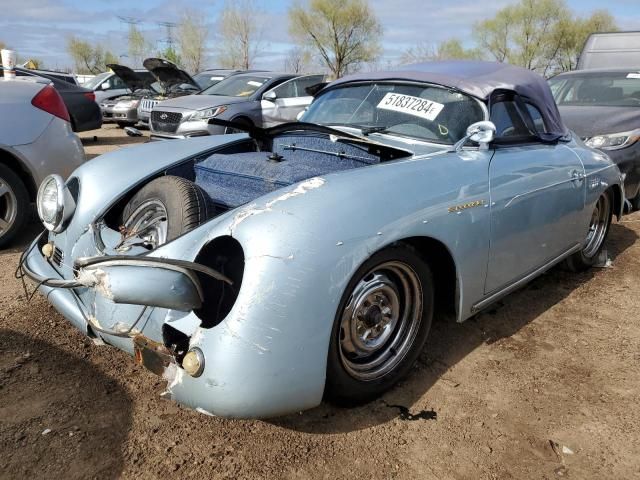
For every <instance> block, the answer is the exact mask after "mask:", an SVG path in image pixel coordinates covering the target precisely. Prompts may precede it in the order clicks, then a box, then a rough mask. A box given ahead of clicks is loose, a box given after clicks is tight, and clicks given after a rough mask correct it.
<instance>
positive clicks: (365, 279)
mask: <svg viewBox="0 0 640 480" xmlns="http://www.w3.org/2000/svg"><path fill="white" fill-rule="evenodd" d="M432 317H433V280H432V276H431V270H430V269H429V266H428V265H427V264H426V263H425V262H424V261H423V260H422V259H421V258H420V257H419V256H418V255H417V254H416V253H415V252H414V251H413V250H412V249H411V248H409V247H406V246H397V247H391V248H388V249H386V250H383V251H381V252H379V253H377V254H375V255H374V256H372V257H371V258H370V259H369V260H368V261H367V262H365V263H364V264H363V265H362V267H361V268H360V269H359V270H358V271H357V272H356V274H355V275H354V277H353V278H352V280H351V281H350V282H349V285H348V286H347V289H346V290H345V293H344V295H343V298H342V300H341V302H340V306H339V309H338V313H337V315H336V318H335V321H334V326H333V331H332V335H331V342H330V346H329V356H328V362H327V379H326V386H325V396H326V397H327V398H328V399H329V400H332V401H334V402H336V403H340V404H357V403H362V402H366V401H369V400H372V399H373V398H375V397H377V396H379V395H381V394H382V393H384V392H385V391H386V390H388V389H389V388H391V387H392V386H393V385H394V384H395V383H396V382H397V381H398V380H400V379H401V378H402V377H403V376H404V375H405V374H406V373H407V372H408V370H409V369H410V368H411V366H412V365H413V364H414V362H415V361H416V359H417V357H418V355H419V354H420V351H421V350H422V347H423V346H424V343H425V341H426V339H427V335H428V333H429V329H430V327H431V319H432Z"/></svg>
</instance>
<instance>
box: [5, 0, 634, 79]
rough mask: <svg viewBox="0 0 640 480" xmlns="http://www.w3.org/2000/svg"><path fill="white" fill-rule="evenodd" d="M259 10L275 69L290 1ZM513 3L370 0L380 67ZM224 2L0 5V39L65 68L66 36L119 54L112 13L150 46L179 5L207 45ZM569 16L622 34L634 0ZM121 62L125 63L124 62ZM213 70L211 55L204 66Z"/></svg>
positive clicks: (467, 37) (267, 58) (32, 1)
mask: <svg viewBox="0 0 640 480" xmlns="http://www.w3.org/2000/svg"><path fill="white" fill-rule="evenodd" d="M256 3H257V4H258V5H259V7H260V8H261V9H262V10H263V11H264V14H263V16H264V23H265V25H266V27H265V29H264V35H263V49H262V54H261V56H260V58H259V59H258V61H257V62H256V65H255V66H256V67H259V68H272V69H277V68H282V67H283V63H284V58H285V56H286V52H287V51H288V50H289V49H290V48H291V47H292V44H291V40H290V38H289V36H288V33H287V9H288V7H289V5H290V4H291V3H292V0H269V1H267V0H256ZM510 3H513V0H493V1H492V2H482V1H478V0H456V1H455V2H450V1H449V2H444V1H441V0H440V1H439V0H370V4H371V6H372V7H373V9H374V11H375V12H376V14H377V16H378V18H379V20H380V21H381V23H382V26H383V28H384V37H383V39H382V44H383V47H384V54H383V58H382V63H383V64H384V63H386V62H392V63H393V62H394V60H397V59H398V57H399V56H400V55H401V53H402V52H403V51H404V50H405V49H406V48H408V47H410V46H412V45H414V44H416V43H418V42H428V43H434V44H436V43H438V42H440V41H442V40H445V39H447V38H450V37H454V36H455V37H458V38H460V39H461V40H463V41H464V42H465V43H466V44H469V45H470V44H471V27H472V25H473V23H474V22H475V21H477V20H481V19H484V18H488V17H491V16H493V15H494V14H495V12H496V11H497V10H498V9H500V8H502V7H504V6H506V5H508V4H510ZM223 4H224V2H223V0H199V1H198V2H194V1H189V0H135V1H131V0H0V6H1V7H2V10H3V14H2V18H1V19H0V40H2V41H4V42H5V43H6V44H8V45H10V46H11V47H12V48H14V49H16V50H17V51H18V53H19V55H20V56H21V57H23V58H24V57H31V56H33V57H36V58H39V59H42V60H43V61H44V62H45V64H46V66H47V67H49V68H56V67H57V68H64V67H68V66H71V64H72V62H71V59H70V58H69V57H68V55H67V54H66V52H65V42H66V38H67V37H68V36H69V35H72V34H73V35H76V36H77V37H79V38H83V39H86V40H90V41H100V42H101V43H103V44H104V45H105V46H107V47H108V48H109V49H111V50H112V51H113V52H114V53H116V54H117V55H120V54H125V53H126V41H125V37H126V25H125V24H123V23H122V22H121V21H119V20H118V15H120V16H126V17H133V18H137V19H141V20H142V23H140V25H139V27H140V29H141V30H143V31H144V32H146V35H147V37H148V38H149V39H150V40H151V41H154V42H156V41H158V40H159V39H161V38H162V37H163V36H165V34H164V31H163V29H162V27H159V26H158V25H157V22H161V21H169V22H172V21H177V20H178V18H179V17H180V14H181V12H182V11H183V9H184V8H197V9H198V11H201V12H203V14H205V15H206V16H207V19H208V23H210V32H211V34H210V36H209V37H210V38H209V47H210V49H213V47H214V45H215V41H216V34H215V20H216V17H217V14H218V13H219V11H220V10H221V9H222V7H223ZM568 4H569V6H570V7H571V8H572V9H574V11H576V12H580V13H583V14H585V15H586V14H588V13H589V12H591V11H592V10H594V9H597V8H603V7H605V6H606V8H608V9H609V11H610V12H611V13H612V14H613V15H614V16H615V17H616V19H617V21H618V24H619V26H620V27H621V28H622V29H624V30H640V2H639V0H609V1H608V2H602V0H568ZM122 62H123V63H127V59H126V57H122ZM208 63H210V64H211V66H214V63H215V61H214V58H213V56H211V58H210V61H209V62H208Z"/></svg>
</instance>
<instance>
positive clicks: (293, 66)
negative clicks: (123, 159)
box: [284, 47, 311, 73]
mask: <svg viewBox="0 0 640 480" xmlns="http://www.w3.org/2000/svg"><path fill="white" fill-rule="evenodd" d="M310 63H311V53H310V52H309V51H308V50H306V49H304V48H302V47H293V48H292V49H291V50H289V52H288V54H287V57H286V58H285V60H284V69H285V70H286V71H287V72H291V73H305V72H307V70H308V68H309V65H310Z"/></svg>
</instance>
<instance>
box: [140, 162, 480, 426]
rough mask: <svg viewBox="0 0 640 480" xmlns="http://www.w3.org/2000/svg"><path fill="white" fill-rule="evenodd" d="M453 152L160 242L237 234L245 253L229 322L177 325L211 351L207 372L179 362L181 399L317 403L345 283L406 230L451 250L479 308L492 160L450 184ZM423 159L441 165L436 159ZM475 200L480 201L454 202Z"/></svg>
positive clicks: (255, 405)
mask: <svg viewBox="0 0 640 480" xmlns="http://www.w3.org/2000/svg"><path fill="white" fill-rule="evenodd" d="M455 161H462V160H459V159H458V157H457V156H442V158H440V159H438V160H436V159H435V158H431V159H424V160H409V161H403V162H395V163H393V164H391V163H390V164H388V165H381V166H378V167H374V168H363V169H359V170H357V171H353V172H346V173H345V172H342V173H340V174H332V175H327V176H325V177H322V178H319V177H316V178H312V179H309V180H306V181H303V182H301V183H299V184H296V185H293V186H291V187H287V188H284V189H281V190H279V191H277V192H274V193H273V194H270V195H266V196H264V197H261V198H260V199H258V200H256V201H254V202H253V203H251V204H249V205H246V206H244V207H241V208H238V209H236V210H233V211H230V212H227V213H226V214H224V215H222V216H220V217H218V218H216V219H214V220H213V221H211V222H209V223H207V224H205V225H203V226H201V227H199V228H198V229H196V230H194V231H192V232H190V233H188V234H186V235H184V236H183V237H181V238H179V239H177V240H175V241H173V242H171V243H169V244H167V245H165V246H163V247H160V248H158V249H157V250H156V251H154V252H153V253H152V255H153V256H159V257H173V258H175V256H178V258H184V259H186V260H193V259H195V258H196V256H197V255H198V252H199V251H200V250H201V249H202V248H203V247H204V245H206V244H207V243H208V242H209V241H211V240H213V239H214V238H216V237H218V236H220V235H231V236H232V237H234V238H235V239H236V240H238V241H239V242H240V244H241V245H242V247H243V250H244V255H245V270H244V276H243V281H242V286H241V288H240V292H239V294H238V297H237V299H236V302H235V305H234V307H233V308H232V310H231V312H230V313H229V314H228V315H227V317H226V318H225V319H224V320H223V321H222V322H221V323H220V324H219V325H217V326H215V327H212V328H208V329H206V328H201V327H197V326H195V325H198V324H199V321H197V319H195V318H194V316H193V314H191V315H190V317H191V318H190V319H186V318H182V319H180V320H179V321H177V322H176V323H175V324H174V325H175V326H176V328H179V329H180V328H182V327H183V326H184V327H185V328H186V329H187V330H183V331H185V333H187V334H188V335H189V336H190V337H191V339H190V347H192V348H193V347H196V346H197V347H199V348H200V349H201V350H202V351H203V352H204V355H205V357H206V367H205V369H204V373H203V375H202V377H199V378H191V377H189V376H188V375H186V374H185V373H184V371H182V370H181V369H178V370H177V372H176V376H175V378H173V379H172V381H171V382H170V385H169V389H170V391H171V392H172V394H173V395H174V397H175V398H176V399H177V400H178V401H180V402H181V403H184V404H187V405H189V406H191V407H193V408H200V409H203V410H206V411H208V412H212V413H214V414H219V415H224V416H232V417H245V416H260V417H266V416H273V415H278V414H282V413H287V412H291V411H296V410H302V409H305V408H310V407H313V406H315V405H317V404H319V403H320V401H321V399H322V394H323V390H324V381H325V373H326V361H327V352H328V347H329V341H330V334H331V329H332V325H333V321H334V318H335V315H336V312H337V309H338V304H339V302H340V299H341V297H342V295H343V293H344V289H345V287H346V285H347V283H348V282H349V280H350V279H351V277H352V276H353V274H354V272H355V271H356V270H357V269H358V268H359V266H360V265H361V264H362V263H363V262H364V261H366V259H367V258H369V257H370V256H371V255H372V254H373V253H374V252H375V251H377V250H380V249H381V248H384V247H385V246H386V245H390V244H392V243H394V242H396V241H398V240H402V239H404V238H408V237H416V236H428V237H431V238H434V239H436V240H439V241H441V242H442V243H444V244H445V245H447V246H448V247H449V248H450V251H451V253H452V255H453V256H454V259H455V260H456V262H457V263H458V265H459V273H458V275H459V278H460V279H461V280H462V282H461V283H462V285H461V290H460V298H461V299H460V304H461V305H462V308H464V309H465V312H468V311H470V306H471V304H472V303H473V301H474V298H475V299H476V300H477V297H476V295H477V294H479V293H478V292H481V290H482V287H483V280H484V272H485V269H486V254H487V247H488V221H487V219H488V210H489V209H488V208H485V204H487V205H488V201H487V191H488V185H487V180H486V175H487V163H488V157H487V156H485V155H484V154H482V153H479V152H475V153H474V152H472V153H470V154H469V155H468V156H467V159H466V160H465V161H468V162H470V165H469V166H468V167H467V168H466V171H467V172H468V175H469V177H468V179H467V178H466V177H465V178H457V179H456V180H453V181H452V180H451V175H450V174H449V173H448V172H447V169H446V168H443V167H446V166H447V162H455ZM424 162H437V163H434V164H433V168H431V164H428V163H424ZM438 172H440V173H438ZM467 180H468V183H466V182H467ZM459 183H462V184H463V185H460V184H459ZM476 201H477V202H479V204H478V208H469V209H466V210H458V211H450V210H449V208H450V207H454V206H455V205H459V204H461V203H469V202H476ZM474 278H475V279H476V280H475V281H473V279H474ZM470 279H471V280H470ZM474 289H475V291H474ZM465 315H466V314H465ZM194 320H195V321H194ZM145 334H146V332H145Z"/></svg>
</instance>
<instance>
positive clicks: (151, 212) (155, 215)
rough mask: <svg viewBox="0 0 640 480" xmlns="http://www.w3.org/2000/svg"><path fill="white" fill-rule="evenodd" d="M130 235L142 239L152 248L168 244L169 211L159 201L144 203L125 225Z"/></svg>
mask: <svg viewBox="0 0 640 480" xmlns="http://www.w3.org/2000/svg"><path fill="white" fill-rule="evenodd" d="M124 226H125V228H126V229H127V232H129V235H135V236H137V237H140V238H142V239H143V240H144V241H145V243H147V244H148V245H149V246H150V247H151V248H156V247H158V246H160V245H162V244H164V243H166V242H167V231H168V229H169V222H168V220H167V209H166V207H165V206H164V204H163V203H162V202H160V201H159V200H149V201H147V202H144V203H143V204H142V205H140V206H139V207H138V208H136V209H135V210H134V211H133V213H132V214H131V215H130V216H129V218H128V219H127V221H126V222H125V223H124Z"/></svg>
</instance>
